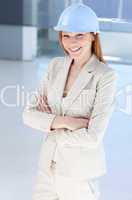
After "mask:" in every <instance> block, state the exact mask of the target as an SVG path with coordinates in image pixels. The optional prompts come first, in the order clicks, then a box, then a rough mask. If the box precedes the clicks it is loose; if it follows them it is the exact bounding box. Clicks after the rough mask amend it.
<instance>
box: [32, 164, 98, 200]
mask: <svg viewBox="0 0 132 200" xmlns="http://www.w3.org/2000/svg"><path fill="white" fill-rule="evenodd" d="M55 164H56V162H54V161H51V165H50V169H49V170H48V169H47V170H44V168H40V169H39V170H38V174H37V177H36V183H35V187H34V190H33V195H32V200H99V197H100V191H99V182H98V180H97V179H96V180H95V179H94V180H93V179H91V180H75V179H73V178H70V177H64V176H60V175H58V174H56V173H55Z"/></svg>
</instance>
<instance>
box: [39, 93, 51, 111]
mask: <svg viewBox="0 0 132 200" xmlns="http://www.w3.org/2000/svg"><path fill="white" fill-rule="evenodd" d="M37 103H38V105H37V109H38V110H39V111H42V112H48V113H51V109H50V107H49V105H48V102H47V97H46V96H43V95H41V94H40V95H39V97H38V102H37Z"/></svg>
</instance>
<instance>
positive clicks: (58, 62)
mask: <svg viewBox="0 0 132 200" xmlns="http://www.w3.org/2000/svg"><path fill="white" fill-rule="evenodd" d="M64 59H65V57H63V56H57V57H53V58H52V59H51V60H50V61H49V64H48V69H47V71H48V74H49V77H50V79H54V78H55V77H56V75H57V72H58V71H59V70H60V69H61V67H62V64H63V63H64Z"/></svg>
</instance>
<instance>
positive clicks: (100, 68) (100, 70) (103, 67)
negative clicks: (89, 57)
mask: <svg viewBox="0 0 132 200" xmlns="http://www.w3.org/2000/svg"><path fill="white" fill-rule="evenodd" d="M96 73H97V74H98V75H99V76H100V77H102V76H103V75H105V74H106V73H110V74H112V75H113V76H115V77H116V78H117V77H118V73H117V72H116V70H115V69H113V68H112V67H110V66H109V64H108V63H103V62H101V61H99V60H97V67H96Z"/></svg>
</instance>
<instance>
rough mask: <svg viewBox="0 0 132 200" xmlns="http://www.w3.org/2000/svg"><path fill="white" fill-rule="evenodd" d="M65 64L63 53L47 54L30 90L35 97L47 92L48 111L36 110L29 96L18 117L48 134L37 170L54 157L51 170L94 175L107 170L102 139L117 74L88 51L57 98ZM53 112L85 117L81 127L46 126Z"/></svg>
mask: <svg viewBox="0 0 132 200" xmlns="http://www.w3.org/2000/svg"><path fill="white" fill-rule="evenodd" d="M71 62H72V59H71V57H70V56H67V55H65V56H64V57H63V56H62V57H61V56H60V57H54V58H52V59H51V61H50V62H49V65H48V68H47V71H46V72H45V73H44V76H43V79H42V81H41V82H40V86H39V87H38V88H37V90H36V91H37V94H38V95H39V94H40V93H43V94H44V95H46V96H47V99H48V104H49V106H50V108H51V110H52V113H47V112H40V111H38V110H37V101H36V98H35V95H34V97H33V95H32V99H31V100H30V101H29V102H28V104H27V105H26V106H25V108H24V110H23V121H24V123H25V124H26V125H28V126H30V127H32V128H34V129H38V130H40V131H43V132H47V133H48V134H47V137H46V139H44V141H43V143H42V148H41V152H40V161H39V167H40V168H41V169H43V170H44V169H45V170H48V169H49V167H50V164H51V160H55V161H56V173H58V174H60V175H63V176H67V177H73V178H77V179H86V178H95V177H99V176H103V175H105V173H106V171H107V170H106V159H105V151H104V145H103V139H104V134H105V132H106V129H107V126H108V123H109V120H110V118H111V115H112V112H113V111H114V108H115V104H116V99H115V94H116V85H117V77H118V74H117V72H116V71H115V70H114V69H113V68H111V67H110V66H108V65H107V64H104V63H102V62H100V61H99V60H98V59H97V57H96V56H95V55H94V54H93V55H92V57H91V58H90V60H89V61H88V62H87V63H85V65H84V67H83V68H82V69H81V71H80V74H79V75H78V77H77V78H76V80H75V82H74V84H73V85H72V87H71V89H70V91H69V93H68V96H66V97H65V98H64V99H63V101H62V95H63V91H64V86H65V84H66V79H67V75H68V72H69V69H70V64H71ZM57 115H61V116H66V115H67V116H73V117H90V121H89V125H88V127H87V128H80V129H76V130H74V131H71V130H69V129H56V130H51V129H50V127H51V124H52V122H53V120H54V119H55V117H56V116H57Z"/></svg>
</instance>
